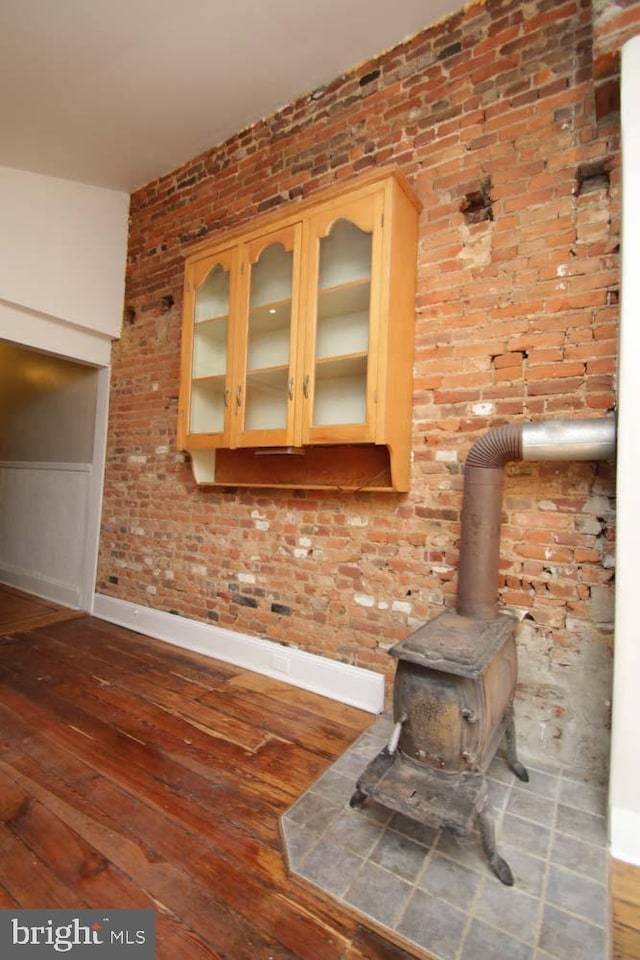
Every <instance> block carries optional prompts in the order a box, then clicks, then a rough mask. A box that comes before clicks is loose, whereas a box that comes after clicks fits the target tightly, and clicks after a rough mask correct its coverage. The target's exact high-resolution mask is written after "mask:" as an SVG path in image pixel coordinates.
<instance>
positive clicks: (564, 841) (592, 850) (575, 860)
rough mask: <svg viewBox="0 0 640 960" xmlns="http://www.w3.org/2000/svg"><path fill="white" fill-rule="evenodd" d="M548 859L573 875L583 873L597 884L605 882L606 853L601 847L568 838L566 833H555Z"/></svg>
mask: <svg viewBox="0 0 640 960" xmlns="http://www.w3.org/2000/svg"><path fill="white" fill-rule="evenodd" d="M549 859H550V860H551V862H552V863H557V864H559V865H560V866H562V867H566V868H567V869H568V870H573V871H574V872H575V873H583V874H585V876H587V877H590V878H591V879H592V880H597V881H598V882H599V883H606V881H607V859H608V858H607V851H606V849H605V847H603V846H595V845H594V844H592V843H585V842H583V841H582V840H577V839H576V838H575V837H570V836H569V835H568V834H566V833H556V834H555V836H554V838H553V841H552V844H551V854H550V857H549Z"/></svg>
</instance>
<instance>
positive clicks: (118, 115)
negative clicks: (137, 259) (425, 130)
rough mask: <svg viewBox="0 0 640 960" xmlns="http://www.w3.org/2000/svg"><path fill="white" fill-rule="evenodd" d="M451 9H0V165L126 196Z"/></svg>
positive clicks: (212, 4)
mask: <svg viewBox="0 0 640 960" xmlns="http://www.w3.org/2000/svg"><path fill="white" fill-rule="evenodd" d="M463 2H464V0H225V2H222V0H0V166H5V167H16V168H19V169H23V170H29V171H32V172H36V173H43V174H48V175H50V176H55V177H63V178H66V179H69V180H77V181H80V182H82V183H90V184H94V185H97V186H102V187H110V188H113V189H117V190H124V191H131V190H133V189H135V188H136V187H139V186H142V185H143V184H145V183H148V182H149V181H150V180H153V179H154V178H155V177H157V176H160V175H162V174H163V173H167V172H169V171H170V170H172V169H173V168H175V167H177V166H179V165H180V164H181V163H183V162H185V161H187V160H189V159H191V158H192V157H194V156H196V155H197V154H198V153H201V152H202V151H203V150H206V149H208V148H210V147H213V146H215V145H216V144H218V143H222V142H223V141H224V140H226V139H227V138H228V137H229V136H231V135H232V134H233V133H235V132H237V131H238V130H241V129H242V128H243V127H245V126H247V125H248V124H251V123H253V122H255V121H256V120H259V119H260V118H262V117H265V116H269V115H270V114H271V113H274V112H275V111H276V110H278V109H279V108H280V107H282V106H284V105H286V104H287V103H289V102H290V101H292V100H294V99H295V98H296V97H298V96H302V95H303V94H305V93H309V92H311V91H312V90H315V89H317V88H318V87H320V86H322V85H323V84H324V83H326V82H328V81H329V80H332V79H334V78H335V77H337V76H339V75H340V74H341V73H344V72H345V71H347V70H349V69H351V68H352V67H356V66H358V65H359V64H361V63H364V62H365V61H366V60H368V59H369V58H370V57H372V56H375V55H376V54H378V53H382V52H383V51H384V50H387V49H389V48H390V47H392V46H394V45H395V44H396V43H398V42H399V41H401V40H404V39H406V38H407V37H409V36H412V35H413V34H415V33H417V32H418V31H419V30H421V29H422V28H423V27H426V26H429V25H430V24H432V23H435V22H437V21H438V20H440V19H442V18H443V17H444V16H446V15H447V14H449V13H451V12H453V11H454V10H457V9H459V8H461V7H462V6H463Z"/></svg>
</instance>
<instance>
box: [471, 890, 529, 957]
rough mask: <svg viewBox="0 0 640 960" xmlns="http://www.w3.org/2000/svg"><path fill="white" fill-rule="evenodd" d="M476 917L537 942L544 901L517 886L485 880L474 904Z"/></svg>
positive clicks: (513, 935) (524, 938)
mask: <svg viewBox="0 0 640 960" xmlns="http://www.w3.org/2000/svg"><path fill="white" fill-rule="evenodd" d="M473 913H474V916H475V918H476V919H478V920H482V921H483V922H486V923H489V924H491V926H493V927H496V928H497V929H499V930H502V931H503V933H507V934H509V935H510V936H512V937H517V938H518V939H519V940H522V942H523V943H529V944H534V943H535V941H536V938H537V935H538V929H539V925H540V900H539V899H538V898H537V897H532V896H530V895H529V894H528V893H524V892H523V891H522V890H518V889H517V888H516V887H504V886H503V885H502V884H501V883H500V882H499V881H498V882H497V883H493V882H492V879H485V881H484V883H483V887H482V890H481V891H480V896H479V897H478V898H477V899H476V901H475V903H474V905H473Z"/></svg>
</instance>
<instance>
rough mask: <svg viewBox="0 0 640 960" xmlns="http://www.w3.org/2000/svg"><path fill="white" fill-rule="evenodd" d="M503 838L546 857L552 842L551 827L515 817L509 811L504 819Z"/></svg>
mask: <svg viewBox="0 0 640 960" xmlns="http://www.w3.org/2000/svg"><path fill="white" fill-rule="evenodd" d="M502 840H503V841H504V843H508V844H510V846H512V847H520V849H521V850H527V851H528V852H529V853H531V854H533V855H534V856H536V857H542V858H546V856H547V853H548V850H549V846H550V844H551V829H550V826H549V827H547V826H543V825H542V824H540V823H533V822H532V821H531V820H524V819H523V818H522V817H514V816H513V815H512V814H510V813H509V812H507V813H505V815H504V817H503V820H502Z"/></svg>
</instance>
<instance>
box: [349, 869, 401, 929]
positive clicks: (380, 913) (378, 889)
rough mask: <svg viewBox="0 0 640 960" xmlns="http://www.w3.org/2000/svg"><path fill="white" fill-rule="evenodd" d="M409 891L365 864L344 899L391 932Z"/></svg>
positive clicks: (384, 871) (380, 871) (380, 870)
mask: <svg viewBox="0 0 640 960" xmlns="http://www.w3.org/2000/svg"><path fill="white" fill-rule="evenodd" d="M412 890H413V888H412V886H411V884H409V883H407V882H406V881H405V880H402V879H401V878H400V877H397V876H394V875H393V874H390V873H389V872H388V871H387V870H384V869H383V868H382V867H379V866H377V864H375V863H371V862H370V861H368V862H367V863H365V864H364V866H363V867H362V869H361V870H360V871H359V873H358V874H357V876H355V877H354V878H353V879H352V880H351V882H350V883H349V885H348V887H347V890H346V893H345V896H344V899H345V900H346V902H347V903H350V904H351V906H353V907H356V909H358V910H361V911H362V913H364V914H366V915H367V916H368V917H371V919H373V920H375V921H376V922H377V923H382V924H384V925H385V926H387V927H389V928H391V929H393V928H394V927H395V925H396V923H397V922H398V920H399V919H400V917H401V915H402V913H403V911H404V908H405V906H406V904H407V902H408V900H409V897H410V896H411V893H412Z"/></svg>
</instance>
